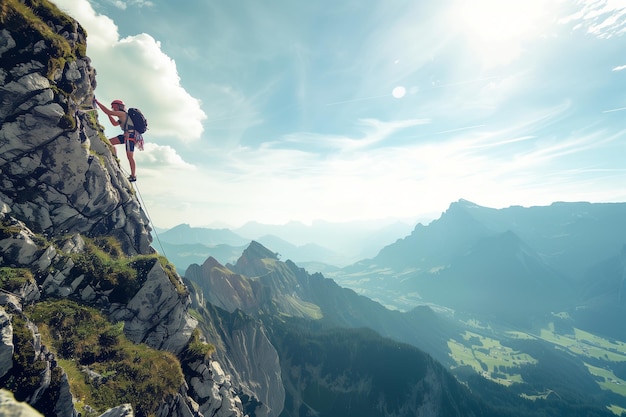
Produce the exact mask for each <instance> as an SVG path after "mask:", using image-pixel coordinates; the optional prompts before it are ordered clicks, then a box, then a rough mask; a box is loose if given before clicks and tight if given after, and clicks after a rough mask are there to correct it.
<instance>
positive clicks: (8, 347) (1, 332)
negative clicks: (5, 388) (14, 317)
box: [0, 307, 14, 378]
mask: <svg viewBox="0 0 626 417" xmlns="http://www.w3.org/2000/svg"><path fill="white" fill-rule="evenodd" d="M13 349H14V347H13V326H12V325H11V317H10V316H9V315H8V314H7V312H6V311H5V310H4V308H2V307H0V378H1V377H3V376H4V375H6V373H7V372H9V370H10V369H11V368H12V367H13Z"/></svg>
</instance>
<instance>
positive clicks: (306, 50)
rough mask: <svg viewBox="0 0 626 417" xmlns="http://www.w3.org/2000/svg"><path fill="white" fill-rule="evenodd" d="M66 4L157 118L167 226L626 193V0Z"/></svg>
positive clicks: (158, 182) (396, 214)
mask: <svg viewBox="0 0 626 417" xmlns="http://www.w3.org/2000/svg"><path fill="white" fill-rule="evenodd" d="M53 3H55V4H56V5H57V6H58V7H59V8H60V9H62V10H64V11H66V12H67V13H68V14H69V15H71V16H73V17H74V18H76V19H77V20H78V21H79V22H80V24H81V25H82V26H83V27H84V28H85V29H86V31H87V33H88V38H87V45H88V47H87V54H88V56H89V57H90V58H91V60H92V66H93V67H94V68H95V69H96V71H97V84H98V85H97V88H96V96H97V98H98V100H100V101H102V102H103V103H110V102H111V101H112V100H114V99H121V100H123V101H124V102H125V103H126V104H127V106H128V107H138V108H140V109H141V110H142V111H143V113H144V114H145V115H146V117H147V119H148V122H149V130H148V132H146V134H145V135H144V137H145V140H146V145H145V150H144V151H143V152H140V151H136V152H135V159H136V161H137V177H138V180H137V182H136V183H135V187H137V190H138V191H139V195H140V198H141V199H142V201H143V203H144V208H145V209H146V211H147V213H148V216H149V217H150V219H151V220H152V223H153V225H155V226H157V227H161V228H169V227H173V226H175V225H177V224H181V223H186V224H190V225H192V226H197V227H216V226H220V227H238V226H241V225H243V224H244V223H246V222H249V221H256V222H260V223H267V224H286V223H288V222H294V221H296V222H302V223H305V224H310V223H311V222H313V221H316V220H325V221H328V222H348V221H365V220H374V219H376V220H379V219H401V220H405V221H417V220H420V221H422V222H424V223H425V222H427V219H435V218H438V217H439V216H440V215H441V213H442V212H444V211H445V210H446V209H447V208H448V207H449V205H450V204H451V203H452V202H455V201H458V200H459V199H465V200H469V201H472V202H474V203H476V204H479V205H482V206H486V207H492V208H504V207H509V206H513V205H521V206H525V207H530V206H538V205H549V204H551V203H552V202H556V201H589V202H624V201H626V187H625V186H626V89H625V87H626V54H624V51H626V1H624V0H586V1H575V0H524V1H513V0H472V1H470V0H441V1H437V2H433V1H419V0H342V1H336V0H315V1H301V0H264V1H258V0H237V1H226V0H185V1H181V2H172V1H166V0H53ZM99 119H100V123H101V124H102V125H103V126H104V127H105V132H106V134H107V135H108V136H109V137H111V136H114V135H117V134H118V133H119V132H118V130H117V129H119V128H114V127H112V126H111V125H110V123H109V122H108V119H107V118H106V117H105V115H104V114H102V113H100V117H99ZM118 152H119V154H120V155H121V156H122V158H121V160H122V167H123V168H125V169H126V171H127V172H128V171H129V169H128V163H127V161H126V158H125V157H124V156H123V149H119V151H118Z"/></svg>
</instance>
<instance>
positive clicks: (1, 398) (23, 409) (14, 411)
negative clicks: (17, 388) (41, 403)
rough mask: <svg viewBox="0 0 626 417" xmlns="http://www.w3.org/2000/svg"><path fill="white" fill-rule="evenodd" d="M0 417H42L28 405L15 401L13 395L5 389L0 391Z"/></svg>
mask: <svg viewBox="0 0 626 417" xmlns="http://www.w3.org/2000/svg"><path fill="white" fill-rule="evenodd" d="M0 416H4V417H43V416H42V415H41V414H40V413H39V412H38V411H37V410H35V409H34V408H32V407H31V406H29V405H28V404H26V403H22V402H18V401H16V400H15V397H14V396H13V393H11V392H10V391H7V390H5V389H0Z"/></svg>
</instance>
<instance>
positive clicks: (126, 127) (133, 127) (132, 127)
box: [122, 110, 135, 133]
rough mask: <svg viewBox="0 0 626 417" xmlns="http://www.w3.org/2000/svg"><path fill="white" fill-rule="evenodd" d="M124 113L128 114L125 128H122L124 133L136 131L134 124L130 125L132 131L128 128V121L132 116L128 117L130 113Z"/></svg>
mask: <svg viewBox="0 0 626 417" xmlns="http://www.w3.org/2000/svg"><path fill="white" fill-rule="evenodd" d="M124 113H126V118H125V120H124V126H123V127H122V130H123V131H124V133H126V132H128V131H130V130H135V125H134V124H132V123H131V124H130V127H131V128H130V129H129V128H128V120H129V119H130V116H129V115H128V111H126V110H124ZM131 122H132V120H131Z"/></svg>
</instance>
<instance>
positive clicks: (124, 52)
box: [54, 0, 206, 142]
mask: <svg viewBox="0 0 626 417" xmlns="http://www.w3.org/2000/svg"><path fill="white" fill-rule="evenodd" d="M54 3H55V4H56V5H57V6H58V7H59V8H60V9H62V10H64V11H66V12H67V13H68V14H70V15H71V16H73V17H74V18H75V19H77V20H78V21H79V22H80V23H81V25H82V26H83V27H84V28H85V29H86V30H87V33H88V38H87V54H88V56H89V57H90V58H91V59H92V65H93V66H94V68H96V71H97V82H98V88H97V90H96V96H97V97H98V100H100V101H102V102H103V103H109V102H111V101H112V100H114V99H121V100H123V101H124V102H125V103H126V104H127V105H128V106H132V107H139V108H141V110H142V111H143V113H144V114H145V115H146V118H147V119H148V123H149V128H150V130H149V135H150V136H151V137H152V138H159V137H168V138H171V137H174V138H177V139H178V140H180V141H183V142H191V141H194V140H197V139H199V138H200V136H201V134H202V132H203V131H204V128H203V126H202V122H203V120H205V119H206V114H205V113H204V111H203V110H202V109H201V107H200V101H199V100H198V99H196V98H194V97H193V96H191V94H189V93H188V92H187V91H186V90H185V89H184V88H183V87H182V86H181V84H180V77H179V76H178V72H177V69H176V63H175V62H174V60H172V59H171V58H170V57H169V56H167V55H166V54H165V53H164V52H163V51H162V50H161V44H160V43H159V42H158V41H156V40H155V39H154V38H153V37H152V36H150V35H148V34H145V33H142V34H138V35H135V36H128V37H126V38H123V39H120V37H119V32H118V30H117V26H116V25H115V23H114V22H113V21H112V20H111V19H110V18H108V17H106V16H102V15H98V14H97V13H96V12H95V11H94V9H93V8H92V7H91V5H90V4H89V2H88V1H87V0H54ZM134 3H138V2H134ZM139 3H141V4H144V5H146V4H147V3H148V2H139Z"/></svg>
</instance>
